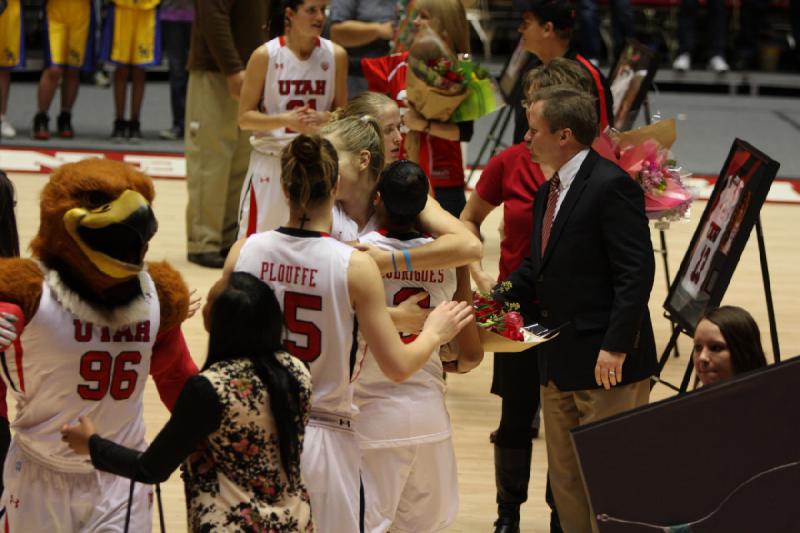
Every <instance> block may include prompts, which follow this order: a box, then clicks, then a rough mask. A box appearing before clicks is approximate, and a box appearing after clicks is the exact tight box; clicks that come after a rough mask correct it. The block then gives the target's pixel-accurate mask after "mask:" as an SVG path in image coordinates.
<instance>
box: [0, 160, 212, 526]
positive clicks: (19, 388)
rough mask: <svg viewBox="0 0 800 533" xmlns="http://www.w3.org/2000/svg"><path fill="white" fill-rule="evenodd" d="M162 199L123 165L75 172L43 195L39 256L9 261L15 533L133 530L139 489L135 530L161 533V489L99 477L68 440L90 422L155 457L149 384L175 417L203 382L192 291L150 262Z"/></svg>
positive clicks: (3, 274) (6, 499) (11, 515)
mask: <svg viewBox="0 0 800 533" xmlns="http://www.w3.org/2000/svg"><path fill="white" fill-rule="evenodd" d="M153 196H154V190H153V183H152V181H151V180H150V178H148V177H147V176H146V175H144V174H142V173H141V172H139V171H137V170H135V169H134V168H133V167H130V166H128V165H125V164H123V163H119V162H114V161H109V160H102V159H91V160H85V161H81V162H79V163H71V164H67V165H64V166H62V167H60V168H59V169H58V170H57V171H56V172H54V173H53V175H52V176H51V177H50V181H49V182H48V183H47V185H46V186H45V187H44V190H43V191H42V197H41V220H40V226H39V232H38V234H37V235H36V237H35V238H34V240H33V242H32V243H31V251H32V253H33V257H32V258H31V259H0V311H2V312H3V313H5V316H9V314H11V315H14V316H15V317H16V320H15V321H14V322H13V327H14V329H15V330H16V339H14V340H13V342H11V343H10V344H9V340H8V339H7V338H6V339H5V340H4V339H3V338H2V337H0V350H4V351H3V353H2V354H0V374H2V376H3V379H4V381H5V382H6V383H7V386H8V390H9V392H10V393H11V395H12V396H13V398H14V400H15V401H16V406H17V412H16V417H15V419H14V421H13V422H12V424H11V429H12V431H13V433H14V437H13V440H12V444H11V447H10V449H9V452H8V456H7V460H6V463H5V468H4V471H3V478H4V480H5V483H6V485H5V491H4V493H3V497H2V504H3V505H4V507H5V511H6V512H5V516H3V517H2V520H4V521H5V524H4V526H5V528H6V529H5V531H11V532H15V531H26V532H33V531H47V532H52V531H56V532H60V531H64V532H67V531H95V530H96V529H97V528H98V527H100V528H101V529H103V528H106V529H108V528H111V529H112V530H119V531H122V529H123V525H124V524H125V521H126V512H127V507H128V500H129V492H130V491H131V490H132V491H133V492H132V494H133V497H132V498H130V506H131V516H130V524H129V530H130V531H137V532H138V531H150V525H151V524H150V522H151V517H150V507H151V503H152V493H151V492H150V489H149V487H146V486H143V485H140V484H136V485H135V486H133V487H131V484H130V481H129V480H127V479H123V478H118V477H116V476H113V475H111V474H106V473H104V472H97V471H95V470H94V468H93V467H92V465H91V463H90V462H88V461H87V459H86V458H85V457H81V456H78V455H76V454H74V453H73V452H72V451H71V450H70V449H69V447H68V446H67V444H66V443H65V442H63V441H62V440H61V435H60V429H61V427H62V426H63V425H64V424H74V423H76V421H77V419H78V417H79V416H88V417H90V418H91V419H92V420H93V421H94V422H95V424H96V425H97V429H98V432H99V434H100V435H102V436H103V437H107V438H110V439H112V440H114V441H117V442H119V443H120V444H123V445H126V446H129V447H133V448H137V449H144V448H145V440H144V434H145V428H144V421H143V417H142V411H143V403H142V395H143V392H144V386H145V381H146V380H147V374H148V373H149V374H151V375H152V376H153V378H154V380H155V383H156V387H157V388H158V392H159V395H160V396H161V399H162V401H163V402H164V404H165V405H166V406H167V407H168V408H170V409H171V408H172V406H173V405H174V403H175V400H176V399H177V397H178V394H179V393H180V391H181V389H182V387H183V384H184V382H185V381H186V379H187V378H188V377H190V376H191V375H193V374H195V373H196V372H197V367H196V366H195V365H194V363H193V362H192V359H191V357H190V355H189V352H188V349H187V347H186V343H185V341H184V339H183V335H182V333H181V331H180V324H181V322H182V321H183V320H184V319H185V318H186V315H187V312H188V303H189V293H188V290H187V287H186V285H185V283H184V282H183V280H182V279H181V277H180V275H179V274H178V273H177V272H176V271H175V270H174V269H173V268H172V267H170V266H169V265H168V264H167V263H163V262H162V263H145V261H144V256H145V253H146V252H147V247H148V243H149V242H150V239H151V238H152V237H153V235H154V234H155V232H156V228H157V222H156V219H155V216H154V215H153V210H152V207H151V203H152V201H153ZM5 323H6V326H8V325H9V322H8V321H7V320H6V321H5ZM0 516H2V515H0ZM117 526H118V527H117Z"/></svg>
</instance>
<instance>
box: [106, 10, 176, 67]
mask: <svg viewBox="0 0 800 533" xmlns="http://www.w3.org/2000/svg"><path fill="white" fill-rule="evenodd" d="M100 57H102V58H103V61H110V62H112V63H116V64H117V65H129V66H134V67H149V66H152V65H157V64H159V63H160V62H161V25H160V22H159V16H158V8H155V7H153V8H150V9H133V8H130V7H124V6H119V5H111V6H109V9H108V16H107V17H106V21H105V24H104V25H103V43H102V50H101V51H100Z"/></svg>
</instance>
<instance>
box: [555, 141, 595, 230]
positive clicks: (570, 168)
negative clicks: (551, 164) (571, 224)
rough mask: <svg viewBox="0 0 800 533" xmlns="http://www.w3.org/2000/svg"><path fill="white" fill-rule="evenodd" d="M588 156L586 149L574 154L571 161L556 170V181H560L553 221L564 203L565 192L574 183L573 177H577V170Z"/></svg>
mask: <svg viewBox="0 0 800 533" xmlns="http://www.w3.org/2000/svg"><path fill="white" fill-rule="evenodd" d="M588 155H589V149H588V148H586V149H584V150H581V151H580V152H578V153H577V154H575V155H574V156H573V157H572V159H570V160H569V161H567V162H566V163H564V165H563V166H562V167H561V168H559V169H558V179H559V180H561V187H559V192H558V202H556V210H555V212H554V213H553V220H555V219H556V216H558V210H559V209H561V204H562V203H564V198H565V197H566V196H567V191H569V187H570V185H572V182H573V181H575V176H577V175H578V170H580V168H581V165H582V164H583V161H584V160H585V159H586V156H588Z"/></svg>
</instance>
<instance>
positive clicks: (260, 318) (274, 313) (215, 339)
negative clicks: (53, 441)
mask: <svg viewBox="0 0 800 533" xmlns="http://www.w3.org/2000/svg"><path fill="white" fill-rule="evenodd" d="M282 328H283V322H282V313H281V309H280V306H279V305H278V301H277V300H276V299H275V295H274V294H273V293H272V290H271V289H270V288H269V287H268V286H267V285H266V284H264V283H261V282H260V281H259V280H258V279H256V278H255V277H253V276H251V275H249V274H245V273H241V272H235V273H233V274H231V277H230V281H229V284H228V287H227V288H226V289H225V290H224V292H222V293H221V294H220V295H219V296H218V297H217V298H216V299H215V300H214V303H213V306H212V308H211V318H210V337H209V348H208V359H207V360H206V364H205V366H204V367H203V370H202V371H201V373H200V374H198V375H197V376H194V377H193V378H191V379H189V381H187V382H186V386H185V387H184V389H183V391H182V392H181V395H180V397H179V398H178V401H177V403H176V404H175V409H174V411H173V412H172V416H171V418H170V420H169V421H168V422H167V424H166V426H164V428H163V429H162V430H161V432H160V433H159V434H158V436H157V437H156V438H155V440H154V441H153V443H152V444H151V445H150V447H149V448H148V449H147V450H145V451H144V452H143V453H142V452H140V451H137V450H132V449H129V448H125V447H123V446H120V445H118V444H115V443H113V442H111V441H108V440H106V439H103V438H102V437H101V436H99V435H97V433H96V432H95V429H94V426H93V424H92V422H91V420H89V419H88V418H85V417H81V419H80V423H79V424H78V425H75V426H71V427H65V428H64V430H63V434H64V440H66V441H67V442H68V443H69V444H70V446H71V447H72V448H73V450H75V451H76V452H77V453H84V454H87V453H88V454H90V456H91V459H92V463H93V464H94V466H95V468H97V469H98V470H103V471H106V472H111V473H113V474H117V475H120V476H125V477H128V478H131V479H132V480H135V481H139V482H142V483H159V482H162V481H165V480H166V479H167V478H168V477H169V475H170V474H171V473H172V472H173V471H174V470H175V469H176V468H177V467H178V465H179V464H180V463H181V462H184V464H183V480H184V483H185V484H186V501H187V507H188V513H189V527H190V529H191V530H192V531H203V532H205V531H209V532H210V531H246V532H250V531H280V532H311V531H313V530H314V525H313V522H312V520H311V508H310V505H309V499H308V493H307V491H306V488H305V486H304V485H303V481H302V479H301V477H300V453H301V451H302V446H303V435H304V432H305V426H306V423H307V422H308V416H309V408H310V397H311V377H310V375H309V372H308V370H307V369H306V367H305V366H304V365H303V363H302V362H301V361H299V360H298V359H295V358H293V357H291V356H290V355H288V354H287V353H285V352H283V351H282V348H281V330H282Z"/></svg>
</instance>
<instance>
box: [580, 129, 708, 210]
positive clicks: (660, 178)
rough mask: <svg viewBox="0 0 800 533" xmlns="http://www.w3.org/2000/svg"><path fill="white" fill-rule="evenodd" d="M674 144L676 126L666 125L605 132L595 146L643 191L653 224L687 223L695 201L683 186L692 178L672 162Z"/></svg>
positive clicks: (596, 140) (646, 207)
mask: <svg viewBox="0 0 800 533" xmlns="http://www.w3.org/2000/svg"><path fill="white" fill-rule="evenodd" d="M674 140H675V123H674V121H665V122H664V123H656V124H653V125H651V126H644V127H643V128H638V129H636V130H633V131H630V132H625V133H618V132H615V131H613V130H611V131H608V132H604V133H602V134H601V135H600V136H598V137H597V139H595V142H594V144H593V145H592V148H594V149H595V151H597V152H598V153H599V154H600V155H601V156H603V157H605V158H606V159H608V160H610V161H613V162H615V163H617V164H618V165H619V166H620V167H622V169H623V170H625V172H627V173H628V174H629V175H630V176H631V177H632V178H633V179H634V180H635V181H636V182H637V183H638V184H639V185H640V186H641V187H642V190H643V191H644V204H645V213H646V214H647V218H649V219H651V220H660V221H665V222H672V221H677V220H682V219H687V218H688V216H689V208H690V207H691V204H692V201H693V200H694V195H693V194H692V192H691V191H690V190H689V189H688V188H687V187H686V186H685V185H684V182H683V179H684V178H686V177H688V176H689V175H690V174H689V173H683V172H681V169H680V167H678V166H677V165H676V163H675V161H673V160H671V159H670V158H669V147H670V146H671V145H672V142H674Z"/></svg>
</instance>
